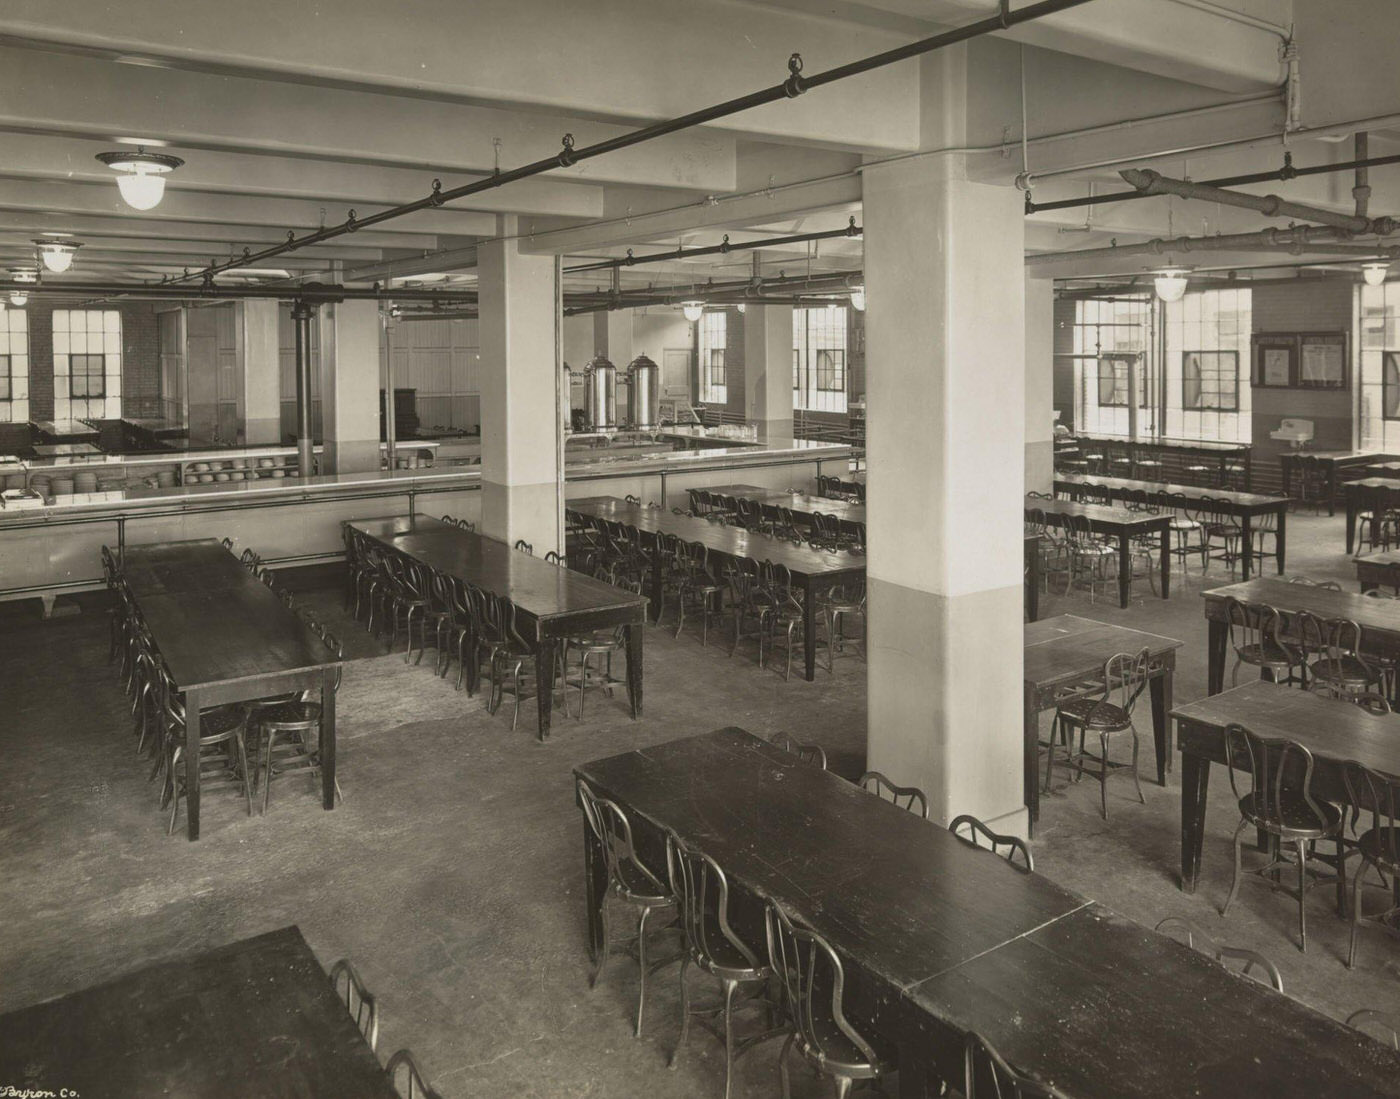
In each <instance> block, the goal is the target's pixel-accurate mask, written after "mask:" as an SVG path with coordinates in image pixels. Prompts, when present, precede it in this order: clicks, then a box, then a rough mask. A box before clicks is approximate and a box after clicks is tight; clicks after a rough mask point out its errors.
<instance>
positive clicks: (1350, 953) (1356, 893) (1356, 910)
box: [1347, 858, 1367, 969]
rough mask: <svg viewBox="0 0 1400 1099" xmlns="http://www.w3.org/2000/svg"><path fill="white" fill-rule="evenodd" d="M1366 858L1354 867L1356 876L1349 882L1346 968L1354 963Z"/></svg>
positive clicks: (1349, 967)
mask: <svg viewBox="0 0 1400 1099" xmlns="http://www.w3.org/2000/svg"><path fill="white" fill-rule="evenodd" d="M1366 866H1367V861H1366V859H1364V858H1363V859H1362V860H1361V865H1360V866H1358V867H1357V868H1356V878H1355V880H1354V881H1353V882H1352V883H1351V942H1350V945H1349V946H1348V947H1347V968H1348V969H1351V968H1352V967H1353V966H1355V965H1356V929H1357V927H1358V926H1359V925H1360V923H1361V879H1362V878H1364V877H1365V876H1366Z"/></svg>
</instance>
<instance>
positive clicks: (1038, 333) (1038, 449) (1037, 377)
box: [1026, 274, 1055, 492]
mask: <svg viewBox="0 0 1400 1099" xmlns="http://www.w3.org/2000/svg"><path fill="white" fill-rule="evenodd" d="M1054 484H1055V283H1054V280H1053V279H1033V278H1031V277H1030V275H1029V274H1027V275H1026V491H1027V492H1049V491H1050V490H1051V489H1052V488H1053V487H1054Z"/></svg>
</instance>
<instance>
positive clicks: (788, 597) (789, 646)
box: [759, 561, 831, 680]
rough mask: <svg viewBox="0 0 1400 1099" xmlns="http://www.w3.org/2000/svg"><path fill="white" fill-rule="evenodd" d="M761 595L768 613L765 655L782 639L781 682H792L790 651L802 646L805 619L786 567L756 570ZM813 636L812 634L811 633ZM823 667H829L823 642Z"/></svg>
mask: <svg viewBox="0 0 1400 1099" xmlns="http://www.w3.org/2000/svg"><path fill="white" fill-rule="evenodd" d="M759 575H760V577H761V583H762V587H763V591H764V592H765V593H766V595H767V598H768V606H769V611H768V615H767V618H766V624H767V628H768V651H769V652H770V653H771V652H773V651H774V650H776V649H777V648H778V638H779V637H781V638H782V639H783V653H784V656H785V658H786V659H785V661H784V666H783V678H784V679H786V680H791V679H792V654H793V651H794V649H796V648H798V647H800V646H803V645H805V644H806V641H807V636H806V624H805V623H806V618H805V615H804V612H803V607H802V603H801V601H800V600H799V599H798V595H797V591H796V589H794V588H793V586H792V574H791V573H790V572H789V571H788V567H787V566H786V565H782V564H778V565H775V564H773V563H772V562H771V561H764V562H763V563H762V565H760V566H759ZM814 632H815V630H814ZM826 663H827V667H828V668H830V667H831V644H830V640H829V639H828V642H827V655H826Z"/></svg>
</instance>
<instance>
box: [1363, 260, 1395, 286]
mask: <svg viewBox="0 0 1400 1099" xmlns="http://www.w3.org/2000/svg"><path fill="white" fill-rule="evenodd" d="M1389 271H1390V264H1388V263H1368V264H1365V265H1364V266H1363V267H1362V268H1361V274H1362V275H1363V276H1364V277H1365V279H1366V285H1367V286H1379V285H1380V284H1381V283H1383V282H1385V276H1386V274H1387V273H1388V272H1389Z"/></svg>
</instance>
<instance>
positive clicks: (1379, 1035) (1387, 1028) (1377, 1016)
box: [1347, 1007, 1400, 1050]
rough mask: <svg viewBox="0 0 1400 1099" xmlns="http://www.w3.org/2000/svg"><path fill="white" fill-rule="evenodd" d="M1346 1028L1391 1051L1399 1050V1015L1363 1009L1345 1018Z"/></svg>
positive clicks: (1368, 1008) (1373, 1009)
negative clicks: (1379, 1043) (1369, 1038)
mask: <svg viewBox="0 0 1400 1099" xmlns="http://www.w3.org/2000/svg"><path fill="white" fill-rule="evenodd" d="M1347 1026H1349V1027H1351V1028H1352V1029H1353V1030H1359V1031H1361V1033H1362V1034H1365V1035H1368V1036H1370V1037H1372V1038H1374V1039H1375V1040H1376V1041H1378V1042H1384V1043H1385V1044H1386V1045H1388V1046H1389V1047H1390V1048H1391V1049H1394V1050H1400V1015H1395V1014H1392V1013H1391V1012H1388V1011H1377V1010H1376V1009H1375V1008H1370V1007H1363V1008H1362V1009H1361V1010H1360V1011H1353V1012H1352V1013H1351V1014H1350V1015H1348V1016H1347Z"/></svg>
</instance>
